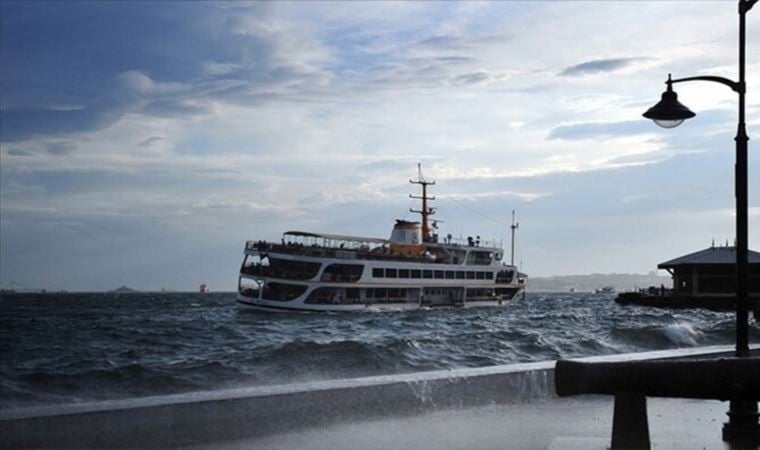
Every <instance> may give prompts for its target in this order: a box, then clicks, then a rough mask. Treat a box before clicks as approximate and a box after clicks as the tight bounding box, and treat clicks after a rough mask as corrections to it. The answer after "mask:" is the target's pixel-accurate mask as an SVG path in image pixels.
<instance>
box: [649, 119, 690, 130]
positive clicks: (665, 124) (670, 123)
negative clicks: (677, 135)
mask: <svg viewBox="0 0 760 450" xmlns="http://www.w3.org/2000/svg"><path fill="white" fill-rule="evenodd" d="M683 121H684V119H679V120H662V119H654V123H656V124H657V125H658V126H661V127H662V128H675V127H677V126H678V125H681V124H682V123H683Z"/></svg>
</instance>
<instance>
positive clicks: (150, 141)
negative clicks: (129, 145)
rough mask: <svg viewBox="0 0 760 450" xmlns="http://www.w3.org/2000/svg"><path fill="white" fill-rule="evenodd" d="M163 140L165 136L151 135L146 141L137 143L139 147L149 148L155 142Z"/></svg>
mask: <svg viewBox="0 0 760 450" xmlns="http://www.w3.org/2000/svg"><path fill="white" fill-rule="evenodd" d="M163 140H164V138H163V137H161V136H151V137H149V138H148V139H146V140H144V141H142V142H140V143H139V144H137V145H138V146H139V147H143V148H148V147H150V146H151V145H153V144H155V143H158V142H161V141H163Z"/></svg>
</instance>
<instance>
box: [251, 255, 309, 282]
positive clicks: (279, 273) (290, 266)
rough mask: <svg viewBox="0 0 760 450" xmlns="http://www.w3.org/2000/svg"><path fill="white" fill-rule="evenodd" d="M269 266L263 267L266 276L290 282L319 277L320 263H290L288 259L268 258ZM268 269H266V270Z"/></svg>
mask: <svg viewBox="0 0 760 450" xmlns="http://www.w3.org/2000/svg"><path fill="white" fill-rule="evenodd" d="M267 259H268V260H269V266H268V267H266V266H261V268H260V269H259V270H262V271H263V272H262V273H264V275H268V276H271V277H274V278H283V279H288V280H308V279H310V278H314V277H315V276H317V273H318V272H319V267H320V264H319V263H313V262H306V261H290V260H286V259H277V258H267ZM264 267H266V268H264Z"/></svg>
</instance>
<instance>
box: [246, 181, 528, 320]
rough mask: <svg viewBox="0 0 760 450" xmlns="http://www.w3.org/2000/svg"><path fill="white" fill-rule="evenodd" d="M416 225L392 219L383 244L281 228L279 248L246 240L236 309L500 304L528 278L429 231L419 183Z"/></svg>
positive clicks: (484, 250)
mask: <svg viewBox="0 0 760 450" xmlns="http://www.w3.org/2000/svg"><path fill="white" fill-rule="evenodd" d="M410 181H411V182H412V183H415V184H420V185H422V196H421V197H414V198H419V199H421V200H422V209H421V210H419V211H413V212H417V213H420V214H421V216H422V223H420V222H408V221H403V220H397V221H396V225H395V226H394V227H393V231H392V232H391V236H390V238H389V239H378V238H370V237H357V236H340V235H333V234H321V233H307V232H302V231H288V232H286V233H284V234H283V237H282V240H281V241H280V242H279V243H273V242H266V241H248V242H246V245H245V258H244V260H243V264H242V265H241V267H240V277H239V283H238V300H237V301H238V305H239V306H240V307H241V308H246V309H248V308H250V309H257V310H269V311H286V312H287V311H293V312H294V311H352V310H364V309H367V308H375V309H413V308H420V307H434V306H486V305H493V306H496V305H503V304H505V303H506V302H507V301H509V300H511V299H512V298H513V297H514V296H515V295H516V294H517V293H518V292H519V291H520V290H522V289H524V288H525V284H526V280H527V275H525V274H522V273H519V272H518V270H517V268H516V267H515V266H513V265H508V264H506V263H503V262H502V258H503V256H504V252H503V250H502V249H501V248H499V247H496V246H495V245H494V244H492V243H486V242H481V241H480V238H479V237H476V238H472V237H468V238H467V240H466V241H463V242H455V241H454V240H453V239H452V238H451V237H450V236H448V237H446V239H444V240H443V241H442V242H440V241H439V238H438V235H437V234H433V233H431V232H430V228H429V226H428V217H429V216H430V215H432V214H434V209H433V208H429V207H428V206H427V202H428V201H429V200H433V199H434V197H428V196H427V186H428V185H431V184H434V182H427V181H424V180H423V179H422V177H421V175H420V178H419V179H418V180H416V181H412V180H410Z"/></svg>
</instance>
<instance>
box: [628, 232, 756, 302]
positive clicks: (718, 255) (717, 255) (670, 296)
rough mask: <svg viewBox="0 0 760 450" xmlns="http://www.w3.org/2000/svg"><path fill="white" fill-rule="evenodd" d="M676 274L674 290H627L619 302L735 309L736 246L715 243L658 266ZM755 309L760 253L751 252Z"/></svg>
mask: <svg viewBox="0 0 760 450" xmlns="http://www.w3.org/2000/svg"><path fill="white" fill-rule="evenodd" d="M657 268H658V269H663V270H667V271H668V273H669V274H670V276H671V277H673V287H672V290H665V289H663V288H659V289H657V288H650V289H648V290H646V291H642V292H625V293H622V294H620V295H619V296H618V298H617V299H616V301H617V302H618V303H623V304H625V303H634V304H640V305H644V306H664V307H703V308H710V309H715V310H733V309H734V308H735V305H736V303H735V302H736V247H730V246H723V247H720V246H719V247H716V246H714V245H713V246H711V247H709V248H706V249H704V250H700V251H698V252H694V253H689V254H688V255H684V256H680V257H678V258H675V259H671V260H670V261H666V262H664V263H660V264H658V265H657ZM749 298H750V304H751V309H754V310H756V311H757V310H758V309H760V253H758V252H755V251H751V250H750V251H749Z"/></svg>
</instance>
